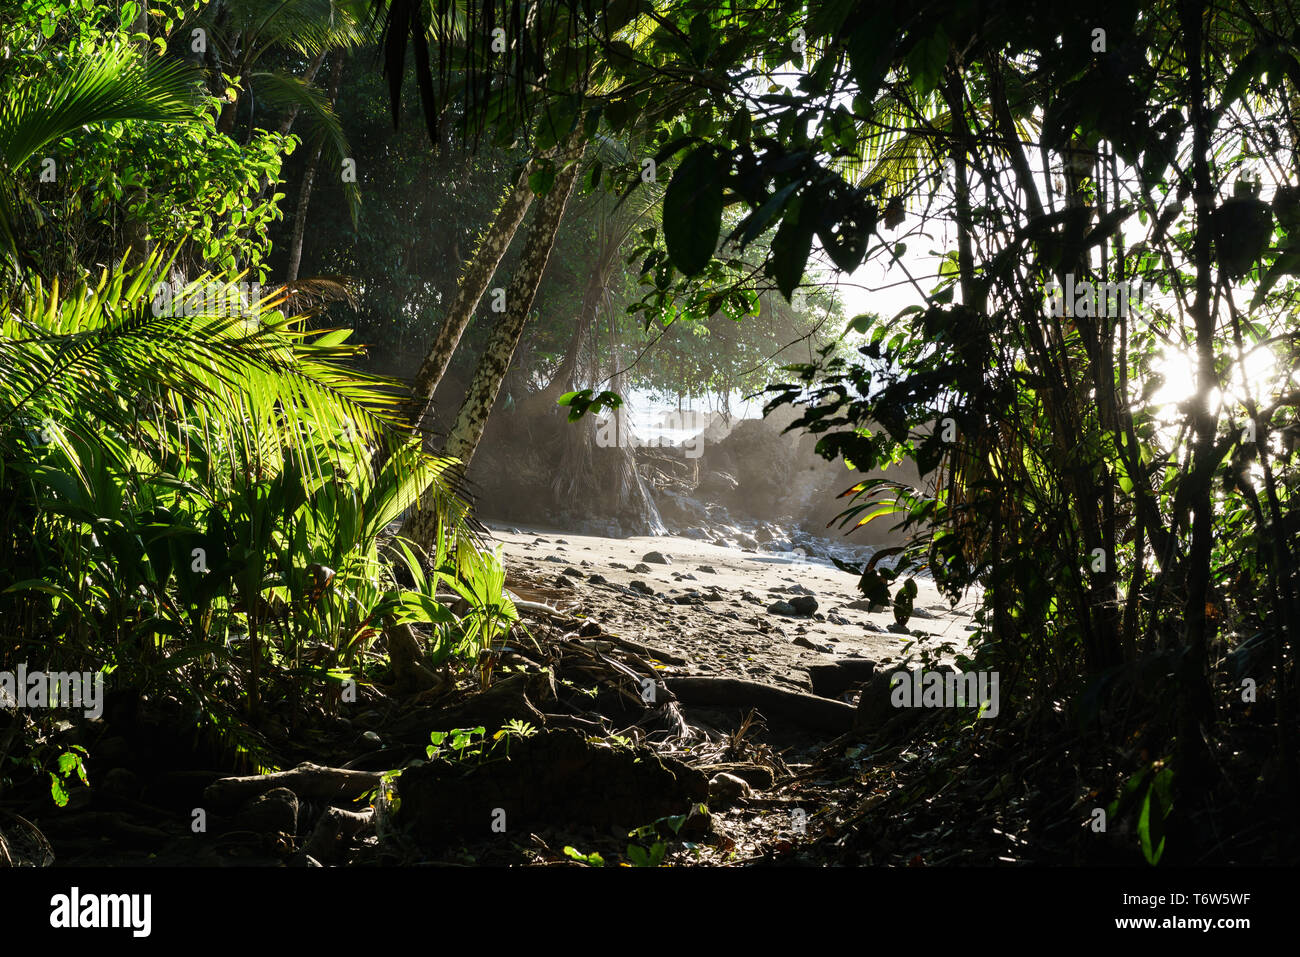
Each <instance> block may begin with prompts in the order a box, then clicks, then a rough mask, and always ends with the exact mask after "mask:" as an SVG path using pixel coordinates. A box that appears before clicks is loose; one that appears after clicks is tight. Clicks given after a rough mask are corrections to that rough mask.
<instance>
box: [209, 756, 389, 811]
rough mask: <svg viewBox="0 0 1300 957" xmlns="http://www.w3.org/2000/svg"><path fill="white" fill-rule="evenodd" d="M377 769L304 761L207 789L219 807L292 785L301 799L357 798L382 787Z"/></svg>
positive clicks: (344, 799)
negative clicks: (343, 767)
mask: <svg viewBox="0 0 1300 957" xmlns="http://www.w3.org/2000/svg"><path fill="white" fill-rule="evenodd" d="M381 777H382V775H380V774H379V772H377V771H345V770H344V769H342V768H325V767H321V766H320V765H318V764H310V763H303V764H300V765H298V766H297V767H296V768H293V769H292V770H290V771H276V772H274V773H273V774H253V775H248V776H246V777H235V778H221V779H220V780H218V781H213V782H212V783H211V784H209V785H208V786H207V788H205V789H204V791H203V797H204V799H205V800H207V801H209V802H210V803H212V804H214V805H216V806H217V807H218V808H232V807H238V806H239V805H241V804H244V803H245V802H247V801H248V800H250V799H251V798H255V797H257V796H258V795H260V794H264V793H265V792H267V791H269V790H271V788H288V789H289V790H290V791H292V792H293V793H294V794H295V795H297V796H298V800H300V801H331V802H332V801H354V800H356V799H357V798H359V797H360V796H361V795H363V794H365V793H366V792H367V791H373V790H374V789H375V788H377V787H379V783H380V779H381Z"/></svg>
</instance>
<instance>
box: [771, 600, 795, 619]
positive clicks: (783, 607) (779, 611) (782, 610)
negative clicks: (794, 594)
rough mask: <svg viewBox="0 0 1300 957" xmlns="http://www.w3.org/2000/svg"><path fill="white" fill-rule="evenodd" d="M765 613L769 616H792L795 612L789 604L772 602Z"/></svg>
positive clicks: (786, 602)
mask: <svg viewBox="0 0 1300 957" xmlns="http://www.w3.org/2000/svg"><path fill="white" fill-rule="evenodd" d="M767 613H768V614H769V615H791V616H793V615H794V614H795V613H796V612H795V610H794V605H792V604H790V603H789V602H788V601H774V602H772V604H770V605H768V606H767Z"/></svg>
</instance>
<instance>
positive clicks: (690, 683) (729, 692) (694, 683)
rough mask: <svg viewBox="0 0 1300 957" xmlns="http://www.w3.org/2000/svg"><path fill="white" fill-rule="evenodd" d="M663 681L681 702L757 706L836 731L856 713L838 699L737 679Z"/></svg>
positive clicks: (848, 725) (777, 715)
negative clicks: (833, 699)
mask: <svg viewBox="0 0 1300 957" xmlns="http://www.w3.org/2000/svg"><path fill="white" fill-rule="evenodd" d="M664 684H665V685H666V686H667V688H668V690H669V691H671V692H672V693H673V694H674V695H675V696H676V697H677V700H678V701H680V702H682V703H683V704H687V705H692V704H694V705H728V706H732V707H738V708H757V709H758V710H760V711H761V712H763V715H764V717H766V718H768V719H769V720H771V719H776V720H785V721H788V722H790V723H792V724H799V725H802V726H804V727H806V728H811V729H814V730H818V731H832V732H834V733H836V734H840V733H843V732H845V731H848V730H849V729H850V728H852V727H853V718H854V715H855V714H856V713H857V710H856V709H855V708H854V707H853V706H852V705H850V704H845V703H844V702H842V701H832V700H830V699H828V698H820V697H818V696H817V695H811V694H803V693H801V692H798V691H785V690H783V689H781V688H773V687H772V686H771V685H765V684H761V683H760V682H757V681H745V680H744V679H741V678H714V677H683V678H665V679H664Z"/></svg>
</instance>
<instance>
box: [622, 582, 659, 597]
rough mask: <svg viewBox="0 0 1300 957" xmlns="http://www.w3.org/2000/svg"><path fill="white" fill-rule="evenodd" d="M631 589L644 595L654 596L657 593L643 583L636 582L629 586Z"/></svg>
mask: <svg viewBox="0 0 1300 957" xmlns="http://www.w3.org/2000/svg"><path fill="white" fill-rule="evenodd" d="M628 587H629V588H632V589H634V590H636V591H639V592H640V593H641V594H643V595H654V594H657V592H656V591H655V590H654V589H653V588H651V587H650V586H649V585H647V584H646V583H645V582H643V581H639V580H638V581H634V582H630V583H629V584H628Z"/></svg>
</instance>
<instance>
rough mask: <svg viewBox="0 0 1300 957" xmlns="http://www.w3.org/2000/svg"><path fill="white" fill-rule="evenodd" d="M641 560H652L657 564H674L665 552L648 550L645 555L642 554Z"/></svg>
mask: <svg viewBox="0 0 1300 957" xmlns="http://www.w3.org/2000/svg"><path fill="white" fill-rule="evenodd" d="M641 561H643V562H651V563H653V564H655V565H671V564H672V560H671V559H669V558H668V557H667V556H666V555H664V553H663V552H646V553H645V554H644V555H642V556H641Z"/></svg>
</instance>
